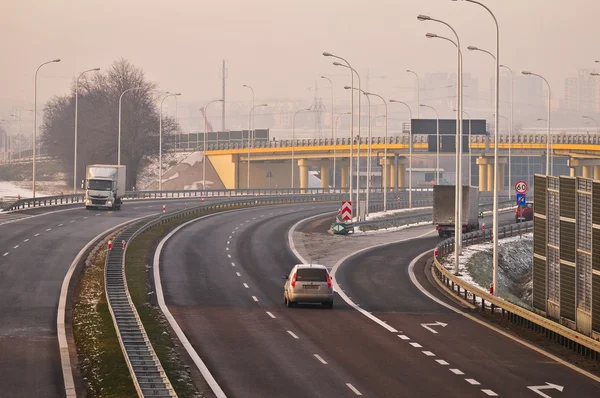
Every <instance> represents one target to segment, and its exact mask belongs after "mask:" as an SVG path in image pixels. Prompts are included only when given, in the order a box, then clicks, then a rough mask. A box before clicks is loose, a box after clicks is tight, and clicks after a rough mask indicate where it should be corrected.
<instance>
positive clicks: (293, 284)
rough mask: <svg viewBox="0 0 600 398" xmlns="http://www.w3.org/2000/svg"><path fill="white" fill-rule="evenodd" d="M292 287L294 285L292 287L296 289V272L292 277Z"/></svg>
mask: <svg viewBox="0 0 600 398" xmlns="http://www.w3.org/2000/svg"><path fill="white" fill-rule="evenodd" d="M290 285H292V287H296V273H295V272H294V275H292V281H291V282H290Z"/></svg>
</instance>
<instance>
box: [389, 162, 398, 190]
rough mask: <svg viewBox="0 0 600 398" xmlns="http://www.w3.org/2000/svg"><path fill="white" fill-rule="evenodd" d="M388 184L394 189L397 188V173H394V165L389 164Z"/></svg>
mask: <svg viewBox="0 0 600 398" xmlns="http://www.w3.org/2000/svg"><path fill="white" fill-rule="evenodd" d="M389 167H390V183H391V184H390V186H391V187H392V188H394V191H397V190H398V174H397V173H396V165H395V164H393V163H392V164H390V166H389Z"/></svg>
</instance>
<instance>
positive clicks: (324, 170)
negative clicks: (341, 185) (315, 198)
mask: <svg viewBox="0 0 600 398" xmlns="http://www.w3.org/2000/svg"><path fill="white" fill-rule="evenodd" d="M321 188H329V166H321Z"/></svg>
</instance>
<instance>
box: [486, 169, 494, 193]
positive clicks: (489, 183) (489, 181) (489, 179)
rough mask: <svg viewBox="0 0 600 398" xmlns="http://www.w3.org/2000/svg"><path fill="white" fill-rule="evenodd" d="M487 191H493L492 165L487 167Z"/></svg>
mask: <svg viewBox="0 0 600 398" xmlns="http://www.w3.org/2000/svg"><path fill="white" fill-rule="evenodd" d="M487 191H488V192H493V191H494V165H493V164H488V165H487Z"/></svg>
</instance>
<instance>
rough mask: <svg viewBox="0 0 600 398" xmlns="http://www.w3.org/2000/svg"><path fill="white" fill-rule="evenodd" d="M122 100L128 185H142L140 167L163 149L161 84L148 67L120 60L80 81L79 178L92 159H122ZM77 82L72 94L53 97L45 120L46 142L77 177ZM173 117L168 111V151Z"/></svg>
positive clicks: (165, 119)
mask: <svg viewBox="0 0 600 398" xmlns="http://www.w3.org/2000/svg"><path fill="white" fill-rule="evenodd" d="M138 87H140V89H136V90H131V91H129V92H127V93H126V94H125V95H124V96H123V99H122V114H121V164H124V165H126V166H127V188H128V189H131V187H132V186H136V185H137V175H138V172H139V171H140V170H141V169H142V168H143V167H145V166H146V165H147V164H148V162H149V159H150V158H151V157H152V156H155V155H157V154H158V148H159V109H158V103H157V102H158V101H157V100H158V95H159V93H157V86H156V85H155V84H154V83H152V82H149V81H147V80H146V79H145V76H144V72H143V71H142V70H141V69H139V68H136V67H135V66H134V65H132V64H131V63H130V62H129V61H127V60H125V59H120V60H118V61H116V62H115V63H113V65H112V66H111V68H110V69H109V70H108V71H107V72H106V73H97V74H95V75H91V77H90V78H86V76H85V75H84V77H82V79H80V81H79V110H78V119H79V121H78V125H79V126H78V144H77V146H78V150H77V152H78V154H77V163H78V164H77V170H78V172H77V174H78V175H77V179H78V180H80V179H83V178H84V173H85V166H86V165H88V164H92V163H106V164H116V163H117V152H118V129H119V126H118V118H119V96H120V95H121V93H123V91H125V90H127V89H129V88H138ZM74 123H75V86H74V84H73V88H72V94H71V95H68V96H61V97H55V98H52V99H51V100H50V101H48V103H47V104H46V112H45V114H44V123H43V125H42V144H43V145H44V147H45V149H46V150H47V151H48V154H49V155H51V156H57V157H59V158H60V159H61V160H62V163H63V164H65V168H66V170H65V171H66V172H67V174H70V175H71V176H72V165H73V159H74V158H73V155H74V151H73V148H74V139H75V137H74ZM177 128H178V126H177V123H176V122H175V120H174V119H173V118H170V117H164V116H163V152H164V151H165V150H166V149H168V148H167V145H166V143H168V142H169V139H168V138H169V135H171V134H173V133H174V132H175V131H176V130H177Z"/></svg>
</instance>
